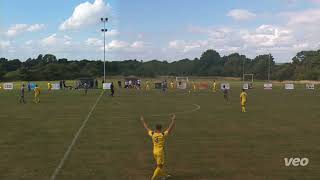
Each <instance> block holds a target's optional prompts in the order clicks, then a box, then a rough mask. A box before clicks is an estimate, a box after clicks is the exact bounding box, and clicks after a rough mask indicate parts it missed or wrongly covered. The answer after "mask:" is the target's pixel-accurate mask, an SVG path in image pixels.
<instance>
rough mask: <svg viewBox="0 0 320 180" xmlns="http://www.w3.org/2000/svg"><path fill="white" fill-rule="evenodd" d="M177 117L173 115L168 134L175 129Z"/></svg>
mask: <svg viewBox="0 0 320 180" xmlns="http://www.w3.org/2000/svg"><path fill="white" fill-rule="evenodd" d="M175 119H176V115H175V114H173V115H172V117H171V123H170V125H169V128H168V129H167V131H168V133H170V132H171V131H172V129H173V126H174V123H175Z"/></svg>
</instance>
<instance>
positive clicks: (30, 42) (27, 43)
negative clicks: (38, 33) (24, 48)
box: [25, 40, 33, 45]
mask: <svg viewBox="0 0 320 180" xmlns="http://www.w3.org/2000/svg"><path fill="white" fill-rule="evenodd" d="M32 43H33V40H29V41H26V42H25V44H26V45H31V44H32Z"/></svg>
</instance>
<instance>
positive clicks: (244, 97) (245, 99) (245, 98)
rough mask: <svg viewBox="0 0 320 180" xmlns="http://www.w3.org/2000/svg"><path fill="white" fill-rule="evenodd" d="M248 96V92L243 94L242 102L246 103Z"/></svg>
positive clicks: (241, 96)
mask: <svg viewBox="0 0 320 180" xmlns="http://www.w3.org/2000/svg"><path fill="white" fill-rule="evenodd" d="M247 96H248V94H247V93H246V92H242V93H241V94H240V98H241V101H244V102H245V101H247Z"/></svg>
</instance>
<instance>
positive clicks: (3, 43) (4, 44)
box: [0, 41, 11, 49]
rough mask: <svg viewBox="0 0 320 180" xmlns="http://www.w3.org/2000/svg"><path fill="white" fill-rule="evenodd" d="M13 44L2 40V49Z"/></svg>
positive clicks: (0, 44) (0, 47) (0, 45)
mask: <svg viewBox="0 0 320 180" xmlns="http://www.w3.org/2000/svg"><path fill="white" fill-rule="evenodd" d="M10 46H11V42H10V41H0V49H7V48H9V47H10Z"/></svg>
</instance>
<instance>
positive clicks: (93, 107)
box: [50, 91, 104, 180]
mask: <svg viewBox="0 0 320 180" xmlns="http://www.w3.org/2000/svg"><path fill="white" fill-rule="evenodd" d="M103 94H104V91H102V92H101V94H100V95H99V97H98V98H97V100H96V102H95V103H94V104H93V106H92V107H91V110H90V111H89V113H88V115H87V116H86V118H85V120H84V121H83V122H82V124H81V126H80V128H79V129H78V131H77V133H76V134H75V135H74V137H73V139H72V141H71V144H70V145H69V146H68V149H67V151H66V152H65V153H64V155H63V157H62V159H61V160H60V162H59V165H58V166H57V168H56V169H55V170H54V172H53V174H52V175H51V177H50V180H55V179H56V177H57V175H58V174H59V172H60V170H61V169H62V167H63V165H64V162H65V161H66V160H67V158H68V156H69V154H70V152H71V150H72V148H73V146H74V145H75V143H76V142H77V140H78V138H79V136H80V134H81V132H82V130H83V128H84V127H85V126H86V124H87V122H88V121H89V119H90V117H91V115H92V112H93V111H94V110H95V108H96V106H97V104H98V103H99V101H100V99H101V97H102V95H103Z"/></svg>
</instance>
